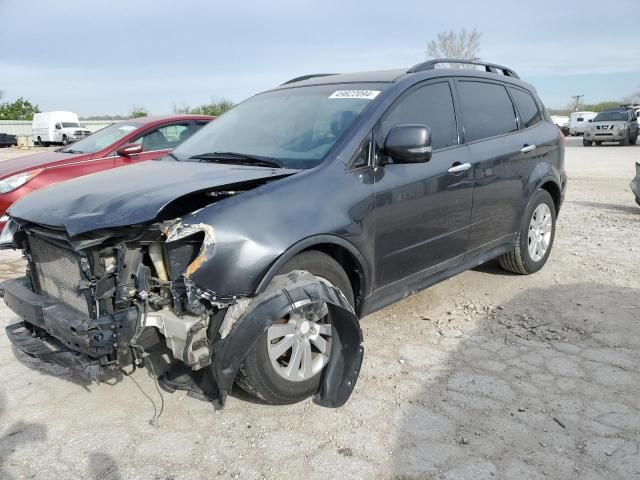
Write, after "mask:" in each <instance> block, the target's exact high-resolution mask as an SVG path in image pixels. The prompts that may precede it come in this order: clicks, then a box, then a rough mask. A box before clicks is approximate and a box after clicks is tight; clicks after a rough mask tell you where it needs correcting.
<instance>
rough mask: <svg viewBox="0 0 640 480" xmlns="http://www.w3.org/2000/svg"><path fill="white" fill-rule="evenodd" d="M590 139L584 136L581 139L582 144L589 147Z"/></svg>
mask: <svg viewBox="0 0 640 480" xmlns="http://www.w3.org/2000/svg"><path fill="white" fill-rule="evenodd" d="M591 143H592V142H591V140H585V139H584V138H583V139H582V145H583V146H584V147H590V146H591Z"/></svg>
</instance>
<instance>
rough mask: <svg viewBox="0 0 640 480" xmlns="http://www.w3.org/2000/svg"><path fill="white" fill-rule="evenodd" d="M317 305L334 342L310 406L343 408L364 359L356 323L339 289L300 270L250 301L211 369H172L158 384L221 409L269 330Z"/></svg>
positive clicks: (216, 347)
mask: <svg viewBox="0 0 640 480" xmlns="http://www.w3.org/2000/svg"><path fill="white" fill-rule="evenodd" d="M318 302H325V303H326V304H327V307H328V309H329V312H330V314H331V319H332V327H333V333H332V339H333V341H332V347H331V355H330V358H329V363H328V365H327V366H326V367H325V368H324V370H323V371H322V378H321V380H320V388H319V390H318V392H317V393H316V395H315V396H314V402H315V403H317V404H318V405H321V406H324V407H334V408H335V407H340V406H342V405H344V404H345V403H346V402H347V400H348V399H349V397H350V396H351V392H352V391H353V388H354V387H355V384H356V381H357V379H358V375H359V372H360V366H361V365H362V359H363V355H364V348H363V346H362V330H361V329H360V322H359V321H358V317H357V316H356V314H355V313H354V311H353V308H352V307H351V305H350V304H349V302H348V301H347V299H346V298H345V297H344V295H342V293H341V292H340V291H339V290H338V289H336V288H334V287H332V286H330V285H328V284H326V283H324V282H321V281H319V280H318V279H317V278H316V277H314V276H313V275H311V274H309V273H308V272H301V271H296V272H292V273H290V274H288V275H282V276H279V277H276V278H275V279H274V280H273V281H272V283H271V285H270V286H269V288H268V289H267V290H266V291H265V292H264V293H263V294H261V295H258V296H257V297H255V298H254V299H253V300H252V302H251V303H250V304H249V305H248V306H247V309H246V311H245V313H244V315H242V316H240V317H239V318H238V320H237V321H236V322H235V323H234V325H233V328H232V329H231V331H230V333H229V335H228V336H226V337H225V338H219V339H218V340H216V341H215V342H214V345H213V348H212V351H213V352H214V357H213V359H212V362H211V365H210V366H209V367H207V368H204V369H202V370H200V371H197V372H187V371H185V370H184V369H179V370H174V371H173V372H169V374H168V375H166V376H165V377H164V378H163V379H162V380H161V383H162V384H163V386H164V388H166V389H168V390H175V389H182V390H187V391H188V392H189V394H190V395H192V396H194V397H197V398H207V399H208V400H211V401H212V402H213V403H214V405H215V406H216V407H222V406H224V403H225V400H226V396H227V394H228V393H229V392H230V391H231V389H232V387H233V383H234V380H235V378H236V374H237V373H238V370H239V369H240V365H241V364H242V361H243V360H244V358H245V357H246V356H247V354H248V353H249V352H250V351H251V349H252V348H253V347H254V345H255V343H256V341H257V340H258V339H259V338H261V336H262V334H263V333H264V332H265V331H266V330H267V329H268V328H269V326H271V325H272V324H273V323H274V322H275V321H276V320H278V319H280V318H282V317H284V316H285V315H287V314H288V313H289V312H291V311H293V310H295V309H297V308H300V307H302V306H304V305H307V304H310V303H318Z"/></svg>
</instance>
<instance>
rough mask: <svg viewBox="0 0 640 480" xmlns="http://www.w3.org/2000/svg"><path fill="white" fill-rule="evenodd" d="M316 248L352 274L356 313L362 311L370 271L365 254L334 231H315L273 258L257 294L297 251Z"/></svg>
mask: <svg viewBox="0 0 640 480" xmlns="http://www.w3.org/2000/svg"><path fill="white" fill-rule="evenodd" d="M309 250H317V251H319V252H322V253H324V254H326V255H329V256H330V257H331V258H333V259H334V260H336V261H337V262H338V263H339V264H340V266H341V267H342V268H343V269H344V271H345V273H346V274H347V276H348V277H349V282H350V283H351V288H352V290H353V297H354V299H355V303H356V305H355V311H356V314H357V315H359V314H360V309H361V307H362V300H363V299H364V297H365V296H366V292H367V291H368V290H367V289H368V286H369V278H370V276H369V271H368V268H367V263H366V262H365V259H364V256H363V255H362V254H361V253H360V251H359V250H358V249H357V248H356V247H355V246H354V245H353V244H352V243H350V242H348V241H347V240H345V239H343V238H341V237H337V236H334V235H316V236H313V237H308V238H305V239H304V240H301V241H299V242H298V243H296V244H294V245H292V246H291V247H289V248H288V249H287V250H286V251H285V252H284V253H283V254H282V255H280V256H279V257H278V258H277V259H276V260H275V262H273V263H272V264H271V265H270V266H269V268H268V269H267V271H266V272H265V273H264V275H262V277H261V279H260V281H259V282H258V286H257V287H256V289H255V293H256V294H260V293H262V292H264V291H265V290H266V288H267V286H268V285H269V283H270V282H271V280H272V279H273V277H275V276H276V275H277V273H278V272H279V271H280V269H281V268H282V267H283V266H284V265H285V264H286V263H287V262H288V261H289V260H291V259H292V258H293V257H295V256H296V255H298V254H300V253H302V252H305V251H309Z"/></svg>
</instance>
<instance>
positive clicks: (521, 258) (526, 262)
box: [498, 189, 556, 275]
mask: <svg viewBox="0 0 640 480" xmlns="http://www.w3.org/2000/svg"><path fill="white" fill-rule="evenodd" d="M541 205H546V207H547V208H548V211H549V213H550V221H551V226H550V237H549V238H548V242H547V248H546V250H545V251H544V254H543V255H541V258H538V259H534V258H532V256H531V254H530V252H529V229H530V225H531V224H532V220H533V216H534V212H536V211H538V212H540V210H538V207H540V206H541ZM541 209H542V210H544V207H542V208H541ZM555 234H556V207H555V204H554V203H553V199H552V198H551V195H549V192H547V191H546V190H542V189H540V190H538V191H537V192H536V193H535V194H534V195H533V197H531V201H530V202H529V205H528V206H527V209H526V211H525V214H524V217H523V219H522V225H521V226H520V230H519V231H518V233H517V234H516V239H515V241H514V243H513V249H512V250H511V251H510V252H508V253H505V254H504V255H502V256H501V257H499V258H498V260H499V262H500V266H501V267H502V268H504V269H505V270H507V271H509V272H513V273H519V274H521V275H529V274H532V273H535V272H537V271H538V270H540V269H541V268H542V267H543V266H544V264H545V263H546V262H547V259H548V258H549V254H550V253H551V249H552V247H553V240H554V238H555Z"/></svg>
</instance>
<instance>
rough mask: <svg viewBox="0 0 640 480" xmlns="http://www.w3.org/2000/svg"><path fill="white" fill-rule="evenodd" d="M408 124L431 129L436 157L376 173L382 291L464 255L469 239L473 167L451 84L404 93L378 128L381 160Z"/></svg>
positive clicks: (391, 165) (377, 256) (378, 264)
mask: <svg viewBox="0 0 640 480" xmlns="http://www.w3.org/2000/svg"><path fill="white" fill-rule="evenodd" d="M406 124H420V125H426V126H428V127H429V128H430V129H431V135H432V147H433V155H432V158H431V160H430V161H428V162H426V163H414V164H402V163H393V159H392V158H388V159H386V160H385V162H383V163H384V166H381V167H378V168H377V171H376V174H375V213H374V215H375V229H376V240H375V259H376V263H375V264H376V272H375V277H376V278H375V287H376V288H377V289H379V288H381V287H385V286H387V285H390V284H392V283H394V282H397V281H399V280H403V279H406V278H407V277H411V276H412V275H415V276H416V277H420V276H421V275H422V274H423V272H424V271H425V270H426V269H429V268H430V267H434V266H436V265H439V264H444V262H446V261H447V260H451V259H453V258H455V257H458V256H460V255H462V254H463V253H464V252H465V250H466V246H467V241H468V237H469V218H470V215H471V190H472V181H471V163H470V156H469V151H468V149H467V147H465V146H463V145H459V139H458V129H457V122H456V111H455V108H454V103H453V98H452V90H451V82H449V81H447V80H444V81H442V80H440V81H435V82H429V83H426V84H421V85H418V86H416V87H413V88H412V89H411V90H409V91H408V92H407V93H405V94H404V95H403V96H401V97H400V98H399V99H398V100H397V101H396V103H395V104H394V105H392V106H391V108H390V109H389V111H388V112H387V113H386V114H385V115H384V116H383V118H382V120H381V122H380V124H379V127H378V128H376V130H375V137H376V139H377V140H376V143H378V148H377V150H378V155H383V154H382V153H381V152H380V145H381V144H382V143H383V142H384V139H385V138H386V135H387V134H388V132H389V130H390V129H391V128H392V127H394V126H396V125H406ZM452 168H454V170H453V171H451V172H450V171H449V170H450V169H452Z"/></svg>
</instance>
